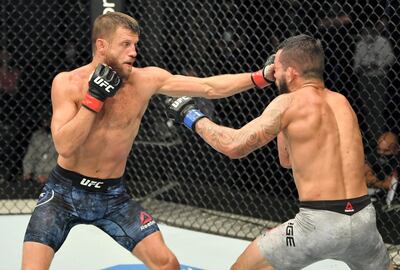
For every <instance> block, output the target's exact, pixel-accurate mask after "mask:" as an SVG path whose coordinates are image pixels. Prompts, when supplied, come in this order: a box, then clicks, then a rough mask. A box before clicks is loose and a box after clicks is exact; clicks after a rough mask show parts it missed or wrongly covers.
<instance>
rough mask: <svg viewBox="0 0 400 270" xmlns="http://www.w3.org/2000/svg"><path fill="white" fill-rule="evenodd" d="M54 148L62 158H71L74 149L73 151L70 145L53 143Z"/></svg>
mask: <svg viewBox="0 0 400 270" xmlns="http://www.w3.org/2000/svg"><path fill="white" fill-rule="evenodd" d="M54 146H55V148H56V152H57V153H58V154H59V155H60V156H62V157H63V158H69V157H71V156H72V155H73V154H74V151H75V149H73V147H71V146H70V145H62V144H57V143H54Z"/></svg>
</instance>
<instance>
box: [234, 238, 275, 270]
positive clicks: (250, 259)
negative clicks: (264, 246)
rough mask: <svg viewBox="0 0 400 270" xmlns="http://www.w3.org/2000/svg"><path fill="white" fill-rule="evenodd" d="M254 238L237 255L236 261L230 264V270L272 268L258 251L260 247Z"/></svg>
mask: <svg viewBox="0 0 400 270" xmlns="http://www.w3.org/2000/svg"><path fill="white" fill-rule="evenodd" d="M257 241H258V239H257V240H254V241H253V242H251V243H250V245H249V246H248V247H247V248H246V249H245V251H244V252H243V253H242V254H241V255H240V256H239V258H238V259H237V260H236V262H235V263H234V264H233V265H232V267H231V270H244V269H246V270H273V269H274V268H273V267H272V266H271V265H270V263H269V262H267V260H266V259H265V258H264V256H263V255H262V254H261V253H260V249H259V247H258V244H257Z"/></svg>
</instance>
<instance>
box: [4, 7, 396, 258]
mask: <svg viewBox="0 0 400 270" xmlns="http://www.w3.org/2000/svg"><path fill="white" fill-rule="evenodd" d="M353 2H354V3H352V4H349V3H348V2H347V1H333V2H332V1H311V0H309V1H296V0H291V1H289V0H288V1H261V0H252V1H250V0H242V1H227V0H222V1H211V0H203V1H201V2H199V1H179V0H178V1H149V0H147V1H146V0H137V1H126V7H125V12H126V13H128V14H130V15H131V16H133V17H134V18H136V19H138V20H139V22H140V25H141V31H142V33H141V39H140V43H139V47H138V51H139V56H138V59H137V63H136V65H137V66H139V67H144V66H150V65H154V66H159V67H162V68H165V69H167V70H168V71H170V72H172V73H175V74H185V75H196V76H201V77H204V76H209V75H214V74H223V73H238V72H248V71H251V70H253V71H254V70H257V69H259V68H260V67H261V66H262V65H263V63H264V61H265V60H266V59H267V57H268V55H269V54H270V53H271V52H273V51H274V50H275V48H276V46H277V45H278V44H279V42H280V41H282V40H283V39H285V38H287V37H290V36H292V35H296V34H300V33H306V34H309V35H313V36H315V37H317V38H319V39H321V41H322V42H323V45H324V48H325V53H326V72H325V79H326V86H327V87H328V88H330V89H333V90H335V91H338V92H340V93H342V94H344V95H345V96H346V97H347V98H348V99H349V101H350V103H351V105H352V106H353V107H354V109H355V112H356V114H357V116H358V119H359V122H360V127H361V131H362V134H363V139H364V143H365V153H366V162H367V163H368V164H369V165H370V167H371V169H372V176H376V177H375V178H374V177H372V179H373V180H374V181H375V183H374V181H371V182H370V186H371V190H370V191H371V195H372V197H373V199H374V204H375V207H376V210H377V224H378V228H379V231H380V232H381V234H382V236H383V238H384V241H385V243H387V244H388V248H389V249H390V251H391V256H392V257H393V258H394V260H395V262H397V263H400V254H399V251H398V245H400V228H399V226H398V224H400V196H399V191H397V190H396V188H397V186H396V181H395V180H394V179H395V177H396V170H397V169H398V160H399V156H398V152H397V151H398V147H396V144H395V142H394V141H392V142H391V143H390V147H389V148H388V149H386V150H387V151H378V150H379V149H380V148H379V147H381V146H380V144H379V142H380V141H379V140H378V138H379V137H380V136H381V135H382V134H383V133H385V132H389V131H390V132H393V133H394V134H399V132H400V126H399V124H400V121H399V119H400V107H399V101H400V92H399V90H398V87H396V86H395V85H400V83H399V80H400V77H399V70H400V69H399V65H400V62H399V52H400V42H399V40H400V31H399V28H398V25H399V23H400V16H399V13H400V8H399V4H398V1H390V0H386V1H353ZM0 8H1V29H2V34H1V40H0V49H1V54H0V56H1V58H0V60H1V61H0V62H1V73H0V74H1V77H0V83H1V84H0V213H3V214H10V213H17V214H18V213H30V212H31V210H32V208H33V207H34V205H35V199H36V198H37V196H38V194H39V192H40V188H41V186H42V184H41V183H39V182H43V181H45V179H44V180H43V179H42V180H41V179H39V178H40V177H39V176H41V175H40V174H45V173H44V172H46V170H48V168H45V166H44V167H43V168H38V167H39V165H37V164H38V163H39V162H40V160H42V161H43V159H45V160H47V163H46V164H52V162H53V161H49V160H50V158H49V157H48V156H46V155H49V154H48V153H49V152H48V151H47V150H48V147H47V146H46V145H48V143H46V140H47V139H48V137H47V136H46V134H48V133H46V126H47V124H46V123H47V122H48V121H47V120H48V117H49V116H48V115H49V113H48V112H49V111H51V102H50V89H51V81H52V79H53V78H54V76H55V75H56V74H57V73H59V72H61V71H65V70H71V69H73V68H76V67H78V66H80V65H84V64H85V63H88V62H90V60H91V49H90V46H91V45H90V21H91V20H90V19H91V18H90V2H89V1H83V0H81V1H50V0H42V1H22V0H17V1H14V0H13V1H11V0H3V1H1V4H0ZM276 95H277V91H276V89H275V88H274V87H271V88H268V89H265V90H260V89H252V90H249V91H247V92H244V93H241V94H237V95H235V96H233V97H229V98H223V99H219V100H205V99H200V98H198V99H197V102H198V104H199V106H200V107H201V108H202V110H203V111H206V112H207V114H208V115H209V116H210V117H211V118H212V119H213V120H215V121H216V122H217V123H220V124H222V125H226V126H230V127H234V128H239V127H241V126H243V125H244V124H245V123H247V122H249V121H250V120H252V119H253V118H255V117H257V116H258V115H260V114H261V112H262V111H263V110H264V108H265V106H266V104H268V103H269V102H270V101H271V100H272V99H273V98H274V97H275V96H276ZM164 98H165V97H163V96H154V97H153V98H152V100H151V102H150V104H149V107H148V110H147V112H146V114H145V115H144V118H143V121H142V125H141V128H140V132H139V135H138V137H137V139H136V141H135V144H134V147H133V149H132V152H131V155H130V157H129V160H128V163H127V171H126V177H125V179H126V184H127V186H128V188H129V190H130V192H131V194H132V196H133V197H134V198H135V199H137V200H138V201H140V202H141V203H142V204H143V205H144V206H145V207H147V208H148V209H149V210H150V212H152V213H153V215H154V216H155V217H156V218H158V220H159V221H161V222H164V223H167V224H171V225H175V226H180V227H185V228H191V229H195V230H201V231H205V232H211V233H217V234H221V235H228V236H232V237H237V238H243V239H254V238H255V237H256V236H257V235H258V234H260V232H261V230H262V229H263V228H265V227H273V226H275V225H276V224H279V223H281V222H283V221H285V220H287V219H289V218H292V217H294V215H295V213H297V211H298V206H297V192H296V189H295V185H294V182H293V180H292V174H291V172H290V171H289V170H286V169H283V168H281V167H280V166H279V162H278V154H277V148H276V144H275V143H274V142H271V143H270V144H268V145H267V146H265V147H263V148H262V149H260V150H258V151H256V152H254V153H252V154H250V155H249V156H248V157H246V158H242V159H240V160H230V159H229V158H227V157H225V156H223V155H221V154H219V153H217V152H216V151H214V150H213V149H212V148H211V147H209V146H208V145H206V144H205V143H204V142H203V141H202V140H201V139H200V138H199V137H198V136H197V135H195V134H193V133H192V132H191V131H189V130H187V129H185V128H184V127H182V126H175V125H172V124H171V123H169V122H168V120H167V118H166V114H165V105H164ZM38 130H39V131H40V130H41V131H42V133H41V135H42V137H40V135H37V134H36V133H35V132H36V131H38ZM35 134H36V135H35ZM35 136H36V137H39V138H40V139H41V140H43V143H39V144H38V145H39V146H38V148H37V149H36V150H35V151H33V153H36V154H37V155H33V154H32V155H31V157H30V160H29V161H26V159H27V158H26V156H27V153H28V152H29V145H30V144H32V143H31V142H32V140H33V138H34V137H35ZM46 138H47V139H46ZM381 150H382V149H381ZM378 152H379V153H378ZM45 156H46V157H45ZM24 159H25V163H27V162H28V163H29V162H30V163H31V164H33V165H31V166H30V167H29V165H26V164H24ZM366 178H368V177H366ZM385 181H386V182H385ZM372 187H375V189H372Z"/></svg>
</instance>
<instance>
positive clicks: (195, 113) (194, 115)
mask: <svg viewBox="0 0 400 270" xmlns="http://www.w3.org/2000/svg"><path fill="white" fill-rule="evenodd" d="M203 117H206V116H205V115H204V113H202V112H201V111H199V110H197V109H192V110H190V111H188V113H187V114H186V115H185V118H184V119H183V124H184V125H185V126H186V127H188V128H190V129H191V130H194V127H195V125H194V124H195V123H196V122H197V121H198V120H200V119H201V118H203Z"/></svg>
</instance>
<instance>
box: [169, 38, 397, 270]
mask: <svg viewBox="0 0 400 270" xmlns="http://www.w3.org/2000/svg"><path fill="white" fill-rule="evenodd" d="M270 70H271V72H274V77H275V80H276V81H275V82H276V85H277V86H278V88H279V89H280V91H281V95H279V96H278V97H276V98H275V99H274V100H273V101H272V102H271V103H270V104H269V105H268V106H267V107H266V109H265V110H264V112H263V113H262V115H261V116H259V117H258V118H256V119H254V120H252V121H251V122H250V123H248V124H246V125H245V126H244V127H242V128H240V129H232V128H227V127H223V126H219V125H217V124H215V123H213V122H212V121H210V120H209V119H208V118H206V117H204V115H202V113H201V112H199V110H198V109H196V107H195V106H194V104H193V102H192V100H191V98H189V97H181V98H175V99H171V101H170V102H169V107H168V112H169V114H170V117H173V118H174V119H175V120H177V121H179V122H182V121H183V122H184V124H185V125H186V126H188V127H189V128H191V129H193V130H195V131H196V132H197V133H198V134H199V135H200V136H201V137H202V138H203V139H204V140H205V141H206V142H207V143H209V144H210V145H211V146H212V147H213V148H215V149H216V150H217V151H219V152H221V153H223V154H225V155H227V156H229V157H230V158H240V157H244V156H246V155H248V154H249V153H251V152H252V151H254V150H256V149H258V148H261V147H263V146H264V145H266V144H267V143H269V142H270V141H271V140H273V139H274V138H275V137H277V140H278V149H279V159H280V163H281V165H282V166H283V167H286V168H289V167H291V168H292V169H293V176H294V180H295V183H296V187H297V189H298V193H299V199H300V211H299V213H298V214H297V215H296V217H295V218H294V219H291V220H289V221H287V222H285V223H284V224H282V225H280V226H278V227H276V228H274V229H272V230H269V231H266V232H265V233H264V234H263V235H261V236H260V237H258V238H257V239H256V240H254V241H253V242H252V243H251V244H250V245H249V246H248V247H247V249H246V250H245V251H244V252H243V254H242V255H241V256H240V257H239V258H238V259H237V261H236V263H235V264H234V265H233V266H232V269H243V270H252V269H279V270H281V269H293V270H299V269H302V268H303V267H306V266H307V265H310V264H312V263H314V262H316V261H319V260H323V259H328V258H331V259H337V260H341V261H343V262H345V263H347V265H348V266H349V267H350V268H351V269H352V270H356V269H357V270H387V269H393V268H392V267H393V266H392V265H391V263H390V260H389V255H388V252H387V250H386V248H385V245H384V243H383V241H382V237H381V236H380V234H379V232H378V230H377V227H376V217H375V209H374V207H373V205H372V204H371V201H370V198H369V197H368V195H367V194H368V192H367V186H366V184H365V179H364V175H363V172H364V171H363V166H364V152H363V145H362V140H361V134H360V130H359V126H358V121H357V118H356V115H355V113H354V111H353V109H352V108H351V106H350V104H349V102H348V101H347V99H346V98H345V97H344V96H342V95H341V94H339V93H336V92H332V91H330V90H329V89H326V88H325V86H324V82H323V72H324V53H323V48H322V46H321V43H320V42H319V41H317V40H315V39H314V38H312V37H310V36H307V35H299V36H295V37H291V38H289V39H287V40H286V41H284V42H283V43H282V44H281V45H280V46H279V48H278V50H277V53H276V57H275V60H274V65H273V66H272V68H271V69H270ZM193 115H197V117H192V116H193Z"/></svg>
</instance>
